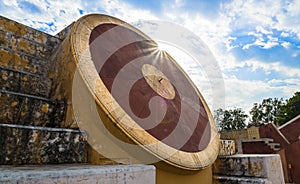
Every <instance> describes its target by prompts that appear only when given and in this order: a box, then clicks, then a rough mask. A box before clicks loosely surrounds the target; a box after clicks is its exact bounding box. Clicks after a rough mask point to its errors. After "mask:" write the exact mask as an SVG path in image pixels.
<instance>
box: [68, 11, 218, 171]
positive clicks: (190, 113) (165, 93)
mask: <svg viewBox="0 0 300 184" xmlns="http://www.w3.org/2000/svg"><path fill="white" fill-rule="evenodd" d="M71 34H72V35H71V42H73V49H72V51H73V52H74V53H73V55H74V56H75V62H77V65H78V68H79V70H80V74H81V77H82V78H83V79H84V80H85V81H86V85H88V88H89V89H91V90H90V92H91V93H93V96H94V97H95V98H96V99H97V100H96V102H97V104H98V106H99V107H100V108H101V109H103V111H104V112H106V113H107V114H109V118H110V120H111V122H114V123H115V125H116V127H118V128H119V129H120V130H121V131H122V132H124V133H125V134H126V135H127V136H128V137H129V138H130V139H131V140H132V141H133V142H134V143H135V144H137V145H142V146H143V148H144V149H145V150H146V151H148V152H150V153H151V154H153V155H154V156H156V157H158V158H162V159H163V160H164V162H166V163H167V164H170V165H172V166H175V167H178V168H182V169H187V170H199V169H203V168H205V167H207V166H209V165H211V164H212V163H213V162H214V160H215V159H216V156H217V153H218V141H219V140H218V135H217V131H216V127H215V124H214V122H213V118H212V115H211V113H210V111H209V108H208V107H207V105H206V103H205V101H204V99H203V97H202V96H201V94H200V92H199V91H198V90H197V88H196V87H195V85H194V84H193V83H192V81H191V80H190V79H189V77H188V76H187V75H186V74H185V72H184V71H183V70H182V69H181V67H180V66H179V65H178V64H177V63H176V61H175V60H174V59H173V58H172V57H171V56H170V55H169V54H168V53H166V52H165V51H160V50H159V49H158V46H157V44H156V43H155V42H154V41H153V40H152V39H151V38H149V37H148V36H147V35H145V34H144V33H142V32H141V31H139V30H138V29H136V28H134V27H133V26H131V25H129V24H127V23H125V22H123V21H121V20H119V19H116V18H113V17H109V16H105V15H88V16H85V17H83V18H81V19H79V21H77V22H76V23H75V26H73V29H72V33H71ZM153 145H155V146H153Z"/></svg>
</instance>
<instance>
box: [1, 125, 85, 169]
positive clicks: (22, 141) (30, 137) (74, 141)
mask: <svg viewBox="0 0 300 184" xmlns="http://www.w3.org/2000/svg"><path fill="white" fill-rule="evenodd" d="M0 144H1V149H0V164H14V165H18V164H54V163H81V162H85V161H86V154H87V153H86V146H87V145H86V144H87V143H86V142H85V137H84V135H83V134H82V132H81V131H78V130H72V129H58V128H43V127H32V126H21V125H9V124H0Z"/></svg>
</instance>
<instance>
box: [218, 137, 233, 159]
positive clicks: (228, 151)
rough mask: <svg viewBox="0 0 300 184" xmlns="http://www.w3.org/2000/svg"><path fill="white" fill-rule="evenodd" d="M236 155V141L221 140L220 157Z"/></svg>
mask: <svg viewBox="0 0 300 184" xmlns="http://www.w3.org/2000/svg"><path fill="white" fill-rule="evenodd" d="M235 153H236V146H235V141H234V140H220V144H219V156H220V155H234V154H235Z"/></svg>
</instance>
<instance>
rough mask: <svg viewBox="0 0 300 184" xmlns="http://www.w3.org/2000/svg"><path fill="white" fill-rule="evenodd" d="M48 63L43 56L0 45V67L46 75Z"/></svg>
mask: <svg viewBox="0 0 300 184" xmlns="http://www.w3.org/2000/svg"><path fill="white" fill-rule="evenodd" d="M50 65H51V63H50V62H49V61H48V60H46V59H44V58H41V57H37V56H32V55H28V54H26V53H23V52H18V51H15V50H12V49H9V48H4V47H1V46H0V66H2V67H5V68H11V69H15V70H18V71H22V72H28V73H32V74H37V75H45V76H47V75H48V73H49V68H50Z"/></svg>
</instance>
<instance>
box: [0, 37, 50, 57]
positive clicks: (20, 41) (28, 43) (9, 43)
mask: <svg viewBox="0 0 300 184" xmlns="http://www.w3.org/2000/svg"><path fill="white" fill-rule="evenodd" d="M0 34H2V35H1V36H0V38H1V42H0V46H1V47H2V48H8V49H11V50H14V51H17V52H21V53H24V54H27V55H32V56H36V57H42V58H48V57H49V56H50V55H51V53H52V52H53V50H54V48H55V46H53V47H51V46H47V45H44V44H40V43H38V42H36V41H34V40H30V39H27V38H24V37H20V36H17V35H14V34H13V33H9V32H4V31H0Z"/></svg>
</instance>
